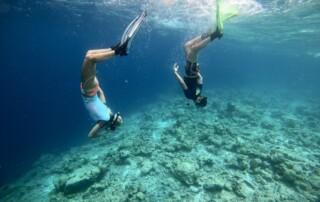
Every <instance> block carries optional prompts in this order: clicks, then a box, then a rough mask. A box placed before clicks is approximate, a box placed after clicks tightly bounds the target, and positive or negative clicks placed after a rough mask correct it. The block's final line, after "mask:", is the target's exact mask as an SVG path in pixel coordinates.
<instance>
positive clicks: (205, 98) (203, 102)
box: [196, 97, 208, 107]
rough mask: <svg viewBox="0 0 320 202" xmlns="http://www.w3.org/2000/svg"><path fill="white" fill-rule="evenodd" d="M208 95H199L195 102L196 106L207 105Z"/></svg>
mask: <svg viewBox="0 0 320 202" xmlns="http://www.w3.org/2000/svg"><path fill="white" fill-rule="evenodd" d="M207 99H208V97H201V99H200V101H199V102H196V106H197V107H205V106H206V105H207Z"/></svg>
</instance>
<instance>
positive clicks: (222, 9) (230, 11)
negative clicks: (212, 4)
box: [212, 0, 238, 34]
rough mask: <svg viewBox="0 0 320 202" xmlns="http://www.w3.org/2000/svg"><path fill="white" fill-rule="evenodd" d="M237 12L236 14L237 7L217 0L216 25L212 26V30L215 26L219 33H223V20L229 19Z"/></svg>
mask: <svg viewBox="0 0 320 202" xmlns="http://www.w3.org/2000/svg"><path fill="white" fill-rule="evenodd" d="M237 14H238V9H237V8H235V7H231V6H230V5H227V3H223V2H222V1H221V0H218V3H217V12H216V21H217V27H214V28H213V30H212V31H215V30H216V28H218V30H219V31H220V33H221V34H223V31H224V27H223V23H224V21H227V20H229V19H231V18H232V17H235V16H236V15H237Z"/></svg>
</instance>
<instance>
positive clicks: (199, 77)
mask: <svg viewBox="0 0 320 202" xmlns="http://www.w3.org/2000/svg"><path fill="white" fill-rule="evenodd" d="M197 83H198V84H203V78H202V76H201V74H200V73H198V78H197Z"/></svg>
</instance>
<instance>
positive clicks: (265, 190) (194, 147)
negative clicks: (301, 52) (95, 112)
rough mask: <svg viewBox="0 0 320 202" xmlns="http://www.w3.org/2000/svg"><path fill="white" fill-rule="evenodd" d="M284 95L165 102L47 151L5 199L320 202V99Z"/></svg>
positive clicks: (216, 95) (225, 94) (214, 95)
mask: <svg viewBox="0 0 320 202" xmlns="http://www.w3.org/2000/svg"><path fill="white" fill-rule="evenodd" d="M285 94H286V95H287V97H285V98H282V97H281V96H279V95H278V94H276V93H274V94H268V93H265V92H261V93H257V92H251V91H244V90H242V91H233V90H218V91H215V92H209V93H208V96H209V97H210V101H209V102H208V106H207V108H205V109H197V108H196V107H194V106H192V105H185V100H184V98H183V97H174V96H171V97H172V99H170V100H161V99H159V101H157V102H155V103H154V104H152V105H148V106H145V108H144V109H143V110H141V113H137V114H134V115H132V116H131V117H125V119H126V122H125V124H124V125H123V126H122V127H119V129H117V130H116V131H115V132H114V133H112V134H110V135H108V136H106V137H103V138H100V139H97V140H93V141H92V142H91V143H90V144H87V145H83V146H79V147H75V148H72V149H70V151H69V152H66V153H63V154H60V155H52V154H51V155H43V156H42V157H41V158H40V159H39V160H38V161H37V162H36V163H35V164H34V169H33V170H31V171H30V172H29V173H28V174H27V175H26V176H23V177H22V178H21V179H20V180H18V181H17V182H14V183H12V184H10V185H8V186H6V187H2V188H1V189H0V201H212V199H214V201H318V200H319V199H320V194H319V193H320V166H319V158H320V149H319V143H320V140H319V139H320V134H319V131H320V130H319V129H320V119H319V118H320V111H319V105H318V104H317V103H319V100H317V101H314V99H316V98H312V99H311V98H309V99H306V100H307V101H304V100H302V101H301V99H300V98H301V97H298V96H297V95H296V93H292V94H290V92H285ZM289 95H291V96H289ZM288 97H289V98H288ZM235 98H236V99H235ZM293 100H297V101H299V102H298V103H299V104H295V106H292V105H291V104H290V103H292V102H293ZM308 100H309V101H308ZM310 100H312V102H310Z"/></svg>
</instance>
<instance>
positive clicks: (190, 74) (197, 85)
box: [173, 26, 223, 107]
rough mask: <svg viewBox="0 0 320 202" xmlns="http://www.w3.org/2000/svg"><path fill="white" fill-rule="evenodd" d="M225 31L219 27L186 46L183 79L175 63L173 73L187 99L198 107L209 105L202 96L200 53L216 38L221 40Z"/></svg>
mask: <svg viewBox="0 0 320 202" xmlns="http://www.w3.org/2000/svg"><path fill="white" fill-rule="evenodd" d="M222 36H223V31H221V30H220V29H219V28H218V26H217V27H216V29H215V30H214V31H213V32H207V33H204V34H202V35H200V36H198V37H196V38H194V39H192V40H190V41H188V42H187V43H185V44H184V51H185V55H186V65H185V68H184V70H185V73H184V77H183V79H182V78H181V76H180V75H179V73H178V69H179V66H178V65H177V64H176V63H175V64H174V66H173V71H174V74H175V76H176V77H177V79H178V81H179V83H180V85H181V87H182V89H183V92H184V95H185V96H186V98H188V99H191V100H193V101H194V103H195V105H196V106H197V107H205V106H206V105H207V97H204V96H201V92H202V84H203V79H202V76H201V74H200V72H199V70H200V67H199V64H198V62H197V61H198V52H199V51H200V50H201V49H202V48H204V47H206V46H207V45H208V44H209V43H210V42H211V41H213V40H214V39H216V38H219V39H220V38H221V37H222Z"/></svg>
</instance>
